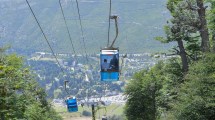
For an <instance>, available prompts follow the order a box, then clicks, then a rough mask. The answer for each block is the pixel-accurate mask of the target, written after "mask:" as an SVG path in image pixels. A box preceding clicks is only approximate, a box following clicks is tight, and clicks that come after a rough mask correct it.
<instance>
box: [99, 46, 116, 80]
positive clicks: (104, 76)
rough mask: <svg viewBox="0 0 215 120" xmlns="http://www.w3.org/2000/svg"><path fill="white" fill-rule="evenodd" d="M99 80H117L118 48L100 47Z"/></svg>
mask: <svg viewBox="0 0 215 120" xmlns="http://www.w3.org/2000/svg"><path fill="white" fill-rule="evenodd" d="M100 63H101V81H118V80H119V50H118V49H102V50H101V54H100Z"/></svg>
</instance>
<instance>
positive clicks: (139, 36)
mask: <svg viewBox="0 0 215 120" xmlns="http://www.w3.org/2000/svg"><path fill="white" fill-rule="evenodd" d="M61 2H62V6H63V9H64V12H65V16H66V20H67V22H68V27H69V30H70V33H71V36H72V41H73V42H74V46H75V50H76V51H77V52H78V53H81V54H83V50H82V48H83V41H82V37H81V30H80V26H79V21H78V13H77V9H76V3H75V1H74V0H61ZM29 3H30V4H31V5H32V9H33V10H34V12H35V15H36V16H37V17H38V20H39V22H40V23H41V26H42V28H43V29H44V31H45V34H46V35H47V37H48V39H49V40H50V43H51V46H52V47H53V48H54V50H55V51H56V52H57V53H59V52H61V53H62V52H63V53H73V52H72V47H71V45H70V41H69V38H68V35H67V32H66V27H65V24H64V21H63V16H62V14H61V11H60V5H59V1H58V0H29ZM165 3H166V0H135V1H134V0H114V1H113V2H112V5H113V6H112V14H116V15H118V16H119V37H118V40H117V42H116V45H115V46H116V47H119V48H120V51H121V52H124V53H134V52H135V53H137V52H138V53H143V52H157V51H159V50H162V51H165V48H169V47H168V46H171V45H163V44H160V43H159V42H158V41H155V40H154V37H155V36H160V35H163V33H164V32H163V31H162V27H163V25H164V24H165V23H166V20H167V19H168V18H169V12H168V11H167V9H166V7H165V6H166V5H165ZM79 7H80V14H81V19H82V24H83V30H84V37H85V41H86V48H87V51H88V54H89V53H98V52H99V49H100V47H105V46H106V44H107V36H108V15H109V0H79ZM0 11H1V12H0V19H1V21H0V44H4V45H11V46H12V48H13V50H14V51H16V52H19V53H32V52H35V51H48V52H50V50H49V48H48V46H47V44H46V43H45V41H44V38H43V36H42V33H41V31H40V30H39V28H38V26H37V24H36V21H35V20H34V19H33V16H32V14H31V12H30V10H29V8H28V6H27V4H26V2H25V0H1V1H0ZM111 24H112V26H111V31H112V32H111V40H112V39H113V37H114V36H115V29H114V23H113V22H112V23H111Z"/></svg>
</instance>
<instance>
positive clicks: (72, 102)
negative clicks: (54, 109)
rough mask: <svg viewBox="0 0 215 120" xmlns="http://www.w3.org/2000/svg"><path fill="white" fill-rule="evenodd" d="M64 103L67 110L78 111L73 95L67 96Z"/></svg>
mask: <svg viewBox="0 0 215 120" xmlns="http://www.w3.org/2000/svg"><path fill="white" fill-rule="evenodd" d="M66 105H67V110H68V112H77V111H78V105H77V100H76V98H75V97H69V98H67V99H66Z"/></svg>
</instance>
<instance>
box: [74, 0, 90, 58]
mask: <svg viewBox="0 0 215 120" xmlns="http://www.w3.org/2000/svg"><path fill="white" fill-rule="evenodd" d="M75 1H76V7H77V10H78V18H79V23H80V27H81V35H82V40H83V44H84V50H85V55H86V60H87V62H88V56H87V51H86V43H85V38H84V31H83V26H82V21H81V15H80V9H79V4H78V0H75Z"/></svg>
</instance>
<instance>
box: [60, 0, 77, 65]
mask: <svg viewBox="0 0 215 120" xmlns="http://www.w3.org/2000/svg"><path fill="white" fill-rule="evenodd" d="M59 4H60V8H61V13H62V15H63V19H64V23H65V25H66V30H67V33H68V36H69V40H70V42H71V45H72V49H73V52H74V54H75V56H76V52H75V48H74V44H73V42H72V37H71V34H70V31H69V28H68V25H67V22H66V18H65V14H64V11H63V7H62V4H61V0H59ZM76 61H77V59H76Z"/></svg>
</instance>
